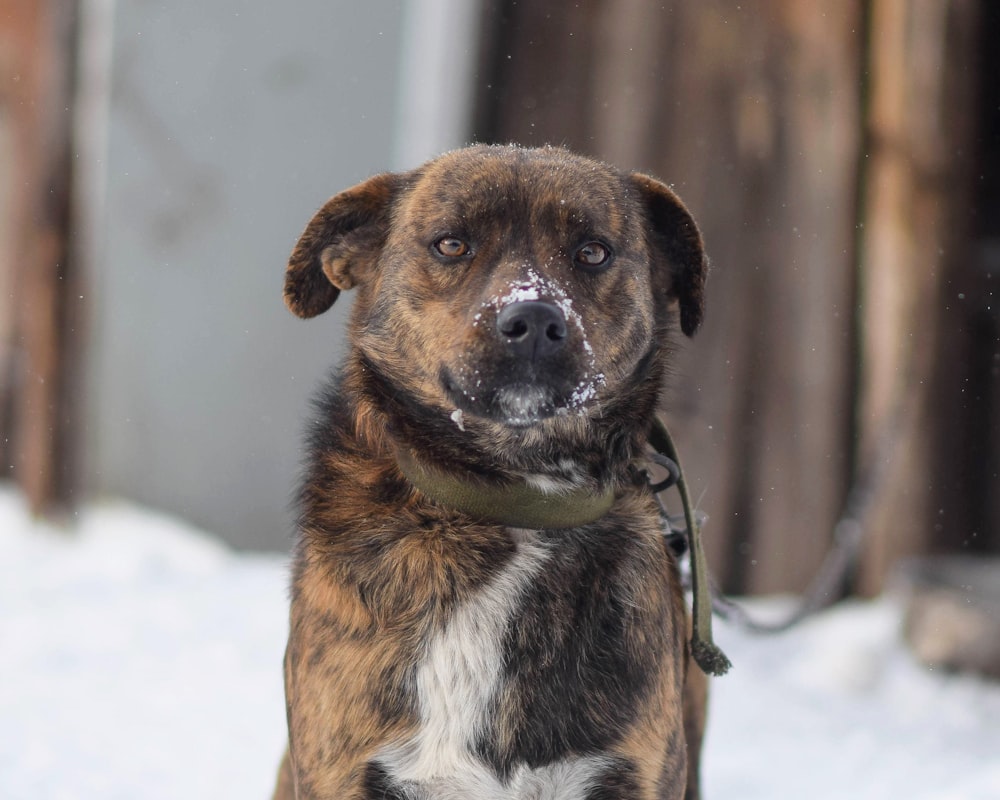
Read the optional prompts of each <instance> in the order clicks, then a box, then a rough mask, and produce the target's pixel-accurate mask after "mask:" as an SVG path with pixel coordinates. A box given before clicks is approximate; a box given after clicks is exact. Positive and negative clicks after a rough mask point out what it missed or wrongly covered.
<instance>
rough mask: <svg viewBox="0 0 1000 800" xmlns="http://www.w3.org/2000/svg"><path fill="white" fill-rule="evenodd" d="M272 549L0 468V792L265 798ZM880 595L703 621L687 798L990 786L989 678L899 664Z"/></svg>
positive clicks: (281, 573)
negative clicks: (76, 496)
mask: <svg viewBox="0 0 1000 800" xmlns="http://www.w3.org/2000/svg"><path fill="white" fill-rule="evenodd" d="M285 571H286V563H285V559H283V558H281V557H278V556H260V555H253V556H248V555H235V554H233V553H232V552H231V551H229V550H227V549H226V548H225V547H223V546H222V545H220V544H217V543H216V542H214V541H213V540H212V539H211V538H209V537H208V536H206V535H205V534H202V533H200V532H198V531H195V530H193V529H191V528H190V527H187V526H185V525H183V524H181V523H179V522H176V521H174V520H171V519H166V518H164V517H161V516H158V515H155V514H152V513H150V512H148V511H144V510H139V509H136V508H134V507H131V506H126V505H100V506H95V507H92V508H89V509H88V510H86V511H84V512H83V513H81V515H80V519H79V521H78V524H77V527H76V528H75V529H74V530H73V531H72V532H67V531H61V530H55V529H52V528H48V527H44V526H38V525H33V524H32V523H30V522H29V521H28V518H27V515H26V513H25V511H24V508H23V505H22V503H21V501H20V499H19V498H18V497H17V495H15V494H14V493H13V492H11V491H10V490H8V489H5V488H3V487H2V486H0V798H3V800H20V798H25V799H27V798H32V800H40V799H44V800H62V799H63V798H67V799H70V798H72V800H98V799H100V800H113V799H114V798H122V799H123V800H124V799H125V798H127V799H128V800H135V799H136V798H141V799H142V800H156V799H157V798H185V800H197V798H230V797H231V798H261V799H263V798H267V797H268V796H269V793H270V791H271V788H272V785H273V776H274V772H275V768H276V766H277V763H278V760H279V757H280V755H281V752H282V749H283V747H284V730H283V728H284V708H283V700H282V688H281V655H282V649H283V647H284V639H285V633H286V626H287V621H286V619H287V600H286V588H285V587H286V576H285ZM898 620H899V613H898V610H897V608H896V606H895V605H894V604H893V603H892V602H891V601H880V602H878V603H872V604H852V605H849V606H842V607H840V608H838V609H835V610H833V611H831V612H828V613H826V614H824V615H822V616H820V617H818V618H815V619H814V620H812V621H810V622H809V623H808V624H806V625H804V626H802V627H800V628H798V629H796V630H795V631H794V632H792V633H790V634H786V635H784V636H781V637H776V638H754V637H749V636H746V635H744V634H742V633H740V632H739V631H736V630H733V629H731V628H727V627H725V626H723V625H719V626H718V630H717V638H718V639H719V641H720V643H721V644H722V645H723V646H724V647H725V649H726V650H727V652H728V654H729V656H730V657H731V658H732V660H733V662H734V663H735V668H734V670H733V672H732V673H730V675H728V676H726V677H725V678H722V679H718V680H716V681H715V683H714V686H713V697H712V709H711V716H710V720H709V734H708V741H707V751H706V754H705V763H704V771H705V788H706V795H707V796H708V798H709V800H755V799H756V798H761V800H764V798H767V800H784V799H785V798H788V800H803V799H804V798H808V799H809V800H827V799H829V800H834V798H836V799H837V800H841V798H846V797H850V798H852V800H867V799H869V798H870V799H871V800H887V799H889V798H892V799H893V800H896V799H897V798H906V800H998V799H1000V686H998V685H996V684H989V683H987V682H983V681H977V680H975V679H971V678H966V677H954V676H946V675H942V674H938V673H935V672H933V671H931V670H928V669H927V668H925V667H922V666H920V665H917V664H915V663H914V662H913V661H912V660H911V659H910V658H909V656H908V655H907V654H906V652H905V651H904V650H903V648H902V647H901V645H900V642H899V638H898V633H897V628H898Z"/></svg>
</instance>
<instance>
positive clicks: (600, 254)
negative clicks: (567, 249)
mask: <svg viewBox="0 0 1000 800" xmlns="http://www.w3.org/2000/svg"><path fill="white" fill-rule="evenodd" d="M573 260H574V261H576V263H577V264H579V265H581V266H583V267H590V268H594V267H603V266H604V265H605V264H607V263H608V261H610V260H611V250H610V249H608V247H607V246H606V245H603V244H601V243H600V242H587V244H585V245H584V246H583V247H581V248H579V249H578V250H577V251H576V253H575V254H574V255H573Z"/></svg>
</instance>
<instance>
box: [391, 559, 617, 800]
mask: <svg viewBox="0 0 1000 800" xmlns="http://www.w3.org/2000/svg"><path fill="white" fill-rule="evenodd" d="M547 557H548V552H547V550H546V549H545V547H544V545H542V544H540V543H538V542H537V541H532V540H528V541H525V540H522V541H521V542H520V543H519V544H518V550H517V552H516V554H515V555H514V557H513V558H512V559H511V561H510V563H509V564H508V565H507V567H506V568H505V569H504V571H503V572H502V573H501V574H500V575H498V576H497V577H496V578H494V579H493V581H491V582H490V583H489V584H488V585H487V586H485V587H484V588H483V589H482V590H481V592H480V593H479V595H478V596H477V597H475V598H473V599H472V600H471V601H470V602H466V603H464V604H462V606H460V607H459V608H458V609H456V611H455V613H454V615H453V616H452V618H451V619H450V620H449V621H448V623H447V625H446V626H445V628H444V629H443V630H442V631H440V632H438V633H437V634H435V635H434V636H433V638H432V639H431V640H430V642H429V643H428V646H427V651H426V655H425V657H424V658H423V660H422V662H421V663H420V665H419V666H418V669H417V676H416V681H417V692H418V698H419V708H420V729H419V730H418V731H417V733H416V734H415V735H414V736H413V737H412V738H410V739H409V740H407V741H406V742H403V743H402V744H400V745H397V746H394V747H391V748H387V749H386V750H384V751H383V752H382V753H380V755H379V758H378V762H379V763H380V764H381V766H382V767H383V768H384V769H385V770H386V772H387V773H388V774H389V776H390V777H391V778H392V779H393V780H394V781H396V782H399V783H400V784H401V785H402V788H403V790H404V791H405V792H406V793H407V795H408V797H410V798H412V799H413V800H423V799H424V798H434V799H435V800H450V799H451V798H455V799H456V800H457V799H458V798H471V797H474V798H478V799H479V800H521V799H522V798H532V799H533V800H535V799H537V800H580V799H582V798H583V797H584V796H585V795H586V792H587V790H588V788H589V786H590V784H591V782H592V780H593V779H594V777H596V775H597V774H599V772H600V771H601V770H602V769H603V768H604V766H605V763H606V762H605V760H604V759H601V758H587V759H582V758H581V759H571V760H568V761H561V762H558V763H555V764H551V765H548V766H545V767H541V768H538V769H529V768H527V767H521V768H518V769H516V770H515V772H514V774H513V775H512V776H511V777H510V779H509V780H507V781H505V782H503V783H501V781H500V780H499V779H498V778H497V776H496V775H495V774H494V772H493V771H492V770H491V769H490V768H489V767H488V766H487V765H486V764H485V763H483V762H482V761H481V760H480V759H479V758H477V756H476V755H475V753H474V746H475V742H476V739H477V737H478V735H479V734H480V733H481V732H482V730H483V728H484V726H485V725H486V724H487V721H488V720H487V714H488V713H489V708H490V702H491V701H492V700H493V698H494V696H495V695H496V693H497V691H498V690H499V688H500V683H501V679H502V672H503V666H504V665H503V659H504V654H503V650H502V647H503V636H504V634H505V632H506V630H507V627H508V625H509V624H510V621H511V618H512V616H513V614H514V613H515V611H516V609H517V608H518V607H519V605H520V601H521V598H522V596H523V594H524V591H525V589H526V588H527V587H528V586H529V585H530V584H531V581H532V579H533V578H534V577H535V576H536V575H537V574H538V573H539V572H540V571H541V569H542V568H543V567H544V565H545V561H546V559H547Z"/></svg>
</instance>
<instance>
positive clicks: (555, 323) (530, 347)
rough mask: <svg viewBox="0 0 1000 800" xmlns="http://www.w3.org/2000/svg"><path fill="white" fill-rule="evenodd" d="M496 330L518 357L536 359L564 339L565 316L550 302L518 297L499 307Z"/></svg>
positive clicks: (560, 345)
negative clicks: (516, 299) (518, 300)
mask: <svg viewBox="0 0 1000 800" xmlns="http://www.w3.org/2000/svg"><path fill="white" fill-rule="evenodd" d="M497 330H499V331H500V336H501V338H502V339H503V340H504V341H506V342H507V343H508V344H509V345H510V346H511V347H512V348H513V350H514V353H515V354H516V355H517V356H518V357H519V358H523V359H528V360H530V361H537V360H538V359H539V358H543V357H545V356H548V355H551V354H553V353H555V352H556V351H557V350H559V349H560V348H561V347H562V344H563V342H564V341H565V340H566V317H564V316H563V313H562V311H560V310H559V307H558V306H555V305H553V304H552V303H546V302H544V301H541V300H522V301H520V302H516V303H510V304H509V305H506V306H504V307H503V308H502V309H501V311H500V313H499V314H498V315H497Z"/></svg>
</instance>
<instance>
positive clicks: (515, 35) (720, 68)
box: [477, 0, 978, 592]
mask: <svg viewBox="0 0 1000 800" xmlns="http://www.w3.org/2000/svg"><path fill="white" fill-rule="evenodd" d="M977 14H978V4H977V3H975V2H963V1H962V0H951V1H950V2H944V1H943V0H942V1H939V0H914V1H913V2H910V1H909V0H869V1H868V2H863V0H845V2H842V3H827V2H823V1H822V0H762V1H761V2H757V3H750V4H739V5H737V4H733V3H730V2H726V1H725V0H699V1H698V2H694V1H692V2H673V3H668V4H663V3H661V2H652V1H651V0H627V1H626V2H614V3H612V2H599V1H598V0H587V1H586V2H580V3H575V4H562V3H546V2H542V3H520V2H494V3H492V4H490V11H489V14H488V15H487V20H486V23H485V24H486V38H487V39H488V41H489V42H491V47H490V48H487V50H486V52H485V56H484V58H485V60H484V67H483V71H484V83H485V84H486V86H487V87H488V88H487V91H485V92H484V93H483V95H482V103H481V107H480V114H479V119H478V131H477V133H478V135H479V138H481V139H487V140H495V141H518V142H523V143H525V144H540V143H546V142H548V143H561V144H566V145H568V146H570V147H573V148H575V149H579V150H581V151H584V152H587V153H591V154H594V155H597V156H599V157H602V158H605V159H608V160H610V161H612V162H614V163H616V164H618V165H620V166H623V167H629V168H633V167H634V168H638V169H641V170H645V171H649V172H652V173H654V174H656V175H658V176H660V177H661V178H663V179H664V180H666V181H667V182H669V183H671V184H672V185H673V186H674V188H675V189H676V190H677V191H678V193H679V194H680V195H681V197H682V198H684V200H685V201H686V202H687V204H688V205H689V207H690V208H691V210H692V212H693V213H694V215H695V217H696V218H697V219H698V220H699V222H700V224H701V226H702V229H703V233H704V235H705V238H706V241H707V244H708V248H709V254H710V256H711V258H712V261H713V272H712V275H711V278H710V281H709V292H708V296H709V309H708V316H707V320H706V325H705V327H704V329H703V330H702V332H700V333H699V334H698V336H697V337H696V338H695V340H694V341H692V342H691V343H689V344H683V345H682V348H681V351H680V353H679V356H678V361H677V366H676V369H675V374H674V376H673V380H672V391H671V395H670V402H669V404H668V408H669V416H670V418H671V420H672V425H673V427H674V428H675V430H676V432H677V434H676V435H677V436H678V438H679V440H680V441H679V446H680V448H681V452H682V454H683V457H684V461H685V467H686V469H687V471H688V473H689V478H688V480H689V482H690V483H691V484H693V487H694V491H695V494H696V495H697V496H698V497H699V498H700V503H701V506H702V507H703V508H704V510H705V511H706V512H707V513H708V514H709V516H710V521H709V523H708V525H707V527H706V531H705V533H706V548H707V550H708V555H709V560H710V562H711V564H712V565H713V569H714V571H715V573H716V575H717V576H718V577H719V578H720V579H721V582H722V583H723V585H724V586H725V587H726V588H727V589H729V590H730V591H745V592H774V591H784V590H794V591H799V590H801V589H802V588H803V587H804V586H805V584H806V583H807V582H808V580H809V578H810V577H811V576H812V575H813V574H814V572H815V570H816V569H817V567H818V565H819V562H820V560H821V559H822V557H823V554H824V552H825V550H826V548H827V546H828V544H829V542H830V538H831V533H832V530H833V527H834V524H835V522H836V520H837V518H838V515H839V513H840V511H841V508H842V506H843V503H844V501H845V496H846V493H847V490H848V487H849V486H850V485H851V483H852V480H854V478H855V476H856V475H857V472H858V469H859V467H861V466H867V465H868V464H870V463H871V462H872V460H873V459H887V458H889V459H891V462H892V463H891V464H890V465H889V466H888V467H887V468H886V469H885V470H883V474H884V475H885V481H884V485H883V486H882V490H881V491H880V492H879V493H878V495H877V497H876V498H875V505H874V508H873V509H872V511H871V514H870V515H869V516H868V521H869V522H870V525H868V526H867V527H868V538H867V539H866V542H867V544H866V552H865V557H864V563H863V567H862V569H861V575H860V578H861V579H860V584H859V585H860V587H861V588H862V589H863V590H864V591H868V592H871V591H875V590H877V589H878V588H879V587H880V586H881V585H882V583H883V580H884V578H885V576H886V574H887V571H888V570H889V569H890V566H891V563H892V561H893V560H894V559H895V558H896V557H898V556H900V555H903V554H906V553H909V552H913V551H916V550H922V549H926V548H927V547H928V543H929V541H930V539H931V536H932V533H933V530H932V526H933V524H934V520H935V518H934V512H935V509H936V508H937V507H940V504H941V502H943V499H942V497H941V495H942V486H939V485H935V482H934V480H933V479H932V478H930V477H929V476H928V469H927V466H926V465H927V464H929V463H934V461H935V459H941V458H948V457H953V456H946V455H945V454H944V453H943V451H942V450H941V440H942V437H941V436H939V435H938V433H937V429H938V428H939V427H940V426H939V425H938V424H937V423H935V424H932V420H931V417H932V416H933V415H934V414H935V413H937V412H936V409H939V404H940V399H939V398H938V396H937V393H936V390H935V389H934V388H933V386H934V384H933V378H932V373H933V372H934V370H935V369H937V368H938V367H939V365H940V363H941V361H942V360H944V361H947V360H948V359H947V355H946V353H942V352H940V350H939V349H935V348H936V346H937V345H938V343H939V341H942V340H943V334H942V332H941V327H942V326H943V325H945V324H946V323H945V322H944V321H943V320H942V319H941V312H942V308H941V300H942V297H941V295H942V292H943V291H944V290H945V284H946V280H947V279H946V275H948V274H949V269H950V266H949V265H950V264H952V263H954V262H955V261H956V259H958V260H960V259H961V254H962V252H963V248H964V247H966V245H967V244H968V241H969V240H968V236H967V235H966V234H965V233H964V228H963V225H962V219H963V214H966V213H967V210H968V203H967V200H968V196H969V191H968V190H969V174H970V173H969V169H970V158H971V152H970V151H971V148H970V145H971V141H972V137H973V127H974V126H973V125H972V124H971V121H972V120H973V119H974V115H973V106H974V92H973V91H971V88H970V87H973V86H974V85H975V80H974V78H975V74H974V73H975V66H976V63H977V62H976V53H977V47H976V44H977V43H976V42H975V41H974V40H973V38H972V32H973V31H974V30H975V22H976V17H977ZM901 393H905V402H903V403H902V404H899V407H900V408H902V409H903V410H902V412H900V413H897V412H896V411H895V410H894V409H895V408H896V407H897V401H898V399H899V397H900V395H901ZM897 418H898V419H899V420H900V423H899V430H900V433H899V435H898V436H897V437H896V439H897V441H896V442H895V446H894V447H893V448H891V449H887V448H886V447H885V446H884V445H879V444H878V442H879V441H880V436H879V432H880V431H882V430H885V429H886V427H887V426H888V425H889V423H890V420H892V419H897ZM943 438H944V439H945V440H946V439H947V437H946V436H945V437H943ZM959 495H961V491H960V492H959ZM949 502H950V503H952V504H953V507H954V508H957V507H958V504H959V503H961V498H960V497H958V498H955V497H953V498H952V499H951V500H950V501H949ZM956 516H957V515H956Z"/></svg>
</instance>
